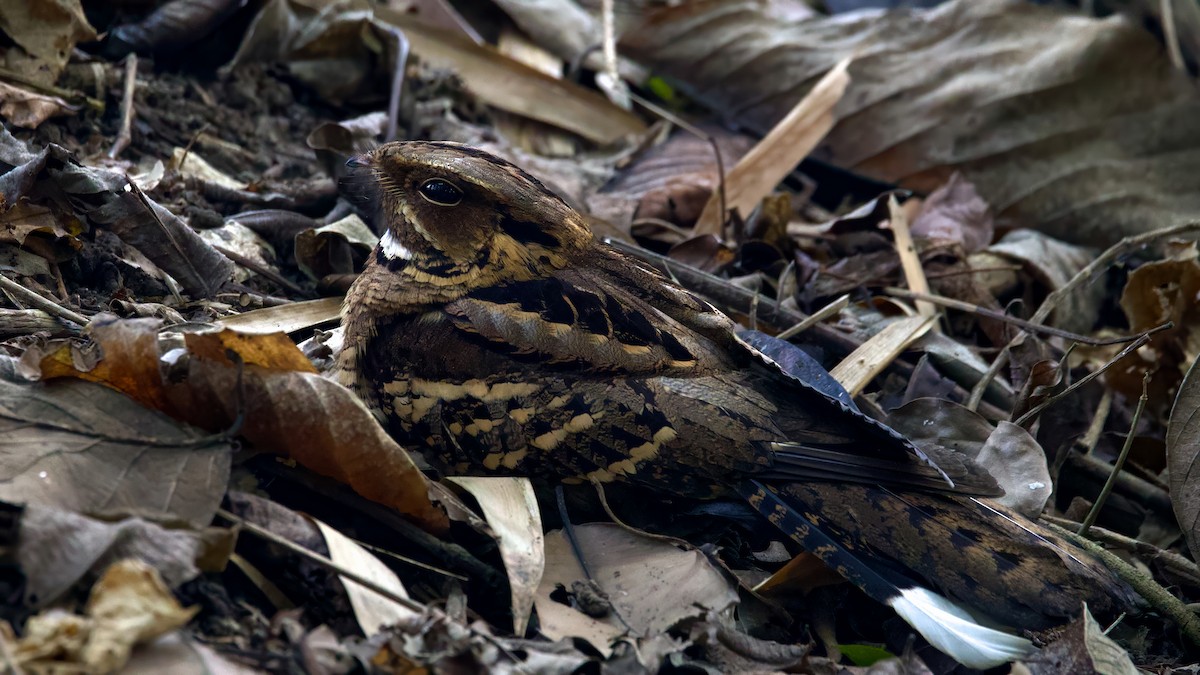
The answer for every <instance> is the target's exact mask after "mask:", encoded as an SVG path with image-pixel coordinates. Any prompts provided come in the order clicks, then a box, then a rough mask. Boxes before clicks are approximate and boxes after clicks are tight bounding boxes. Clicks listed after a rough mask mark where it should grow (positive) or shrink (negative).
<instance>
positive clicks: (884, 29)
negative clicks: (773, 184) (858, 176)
mask: <svg viewBox="0 0 1200 675" xmlns="http://www.w3.org/2000/svg"><path fill="white" fill-rule="evenodd" d="M622 44H623V45H624V46H625V47H626V53H627V54H629V55H631V56H633V57H634V58H636V59H638V60H640V61H641V62H643V63H644V64H645V65H648V66H650V67H652V68H654V69H655V71H656V72H660V73H662V74H665V75H670V76H672V77H674V78H675V79H677V80H678V81H680V82H681V83H682V84H683V85H684V87H685V88H686V90H687V91H689V92H690V93H692V94H693V95H695V96H696V97H697V98H699V99H700V100H702V101H703V102H705V103H707V104H708V105H709V106H710V107H711V108H713V109H714V110H719V111H720V112H721V114H722V115H723V116H726V117H728V118H729V119H734V120H737V121H738V122H739V123H741V124H745V125H747V126H748V127H750V128H752V129H755V130H757V131H759V132H760V133H765V132H766V130H767V129H769V128H771V126H772V125H774V123H775V122H776V121H777V120H779V119H781V118H782V117H783V116H784V114H785V113H786V112H787V111H788V110H790V109H791V107H792V106H793V105H795V103H796V101H798V100H800V99H801V98H802V97H803V96H804V94H805V92H806V91H808V89H809V88H810V87H811V86H812V83H813V82H814V81H815V80H816V78H817V77H819V76H820V75H821V74H823V73H824V72H826V71H827V70H828V69H829V68H831V67H832V66H833V64H835V63H837V62H838V61H840V60H841V59H843V58H846V57H848V56H853V57H854V63H853V65H852V66H851V67H850V77H851V79H852V80H853V84H851V86H850V88H849V89H848V90H847V93H846V96H845V98H843V100H842V104H841V105H840V106H839V107H838V108H837V110H836V116H837V118H838V123H837V125H836V126H835V127H834V129H833V131H832V132H831V133H830V135H829V136H828V137H827V139H826V142H825V143H824V144H823V148H824V152H823V153H822V154H823V157H824V158H825V159H828V160H829V161H831V162H833V163H834V164H836V165H837V166H840V167H844V168H847V169H852V170H854V171H858V172H861V173H864V174H866V175H868V176H871V177H874V178H878V179H882V180H887V181H893V182H897V183H899V184H900V185H902V186H904V187H907V188H911V189H915V190H921V191H932V190H934V189H936V188H937V187H938V186H940V185H941V184H943V183H944V182H945V181H946V179H947V178H949V176H950V175H951V174H952V173H953V172H954V171H960V172H961V173H962V174H963V176H965V177H966V178H967V179H968V180H970V181H971V182H972V183H974V184H975V186H976V187H977V188H978V190H979V193H980V194H981V195H982V196H983V198H984V199H985V200H986V201H987V202H988V203H989V204H991V205H992V207H993V208H994V209H995V211H996V213H997V215H998V217H999V218H1000V219H1001V221H1002V222H1003V223H1005V224H1008V225H1009V226H1013V225H1017V226H1025V227H1036V228H1037V229H1039V230H1042V231H1044V232H1047V233H1049V234H1051V235H1054V236H1056V237H1059V238H1062V239H1065V240H1068V241H1075V242H1087V243H1089V244H1093V245H1097V244H1104V243H1112V242H1115V241H1117V240H1119V239H1120V238H1121V237H1123V236H1125V235H1129V234H1134V233H1137V232H1141V231H1144V229H1145V228H1147V227H1163V226H1165V225H1168V224H1171V223H1179V222H1186V221H1187V220H1190V219H1191V218H1193V217H1194V214H1195V213H1196V212H1197V210H1200V190H1197V189H1196V186H1195V185H1194V184H1188V183H1187V182H1186V180H1185V179H1184V178H1183V177H1185V176H1190V175H1194V174H1195V173H1196V171H1197V169H1198V168H1200V148H1198V147H1197V145H1196V142H1195V139H1196V138H1198V137H1200V117H1197V116H1196V115H1195V114H1194V111H1195V107H1196V105H1197V102H1198V101H1200V93H1198V92H1197V91H1196V88H1195V86H1194V85H1193V83H1192V82H1190V81H1189V78H1188V76H1187V75H1186V74H1185V73H1182V72H1180V71H1179V70H1177V69H1175V68H1174V67H1172V65H1171V63H1170V61H1169V59H1168V58H1167V55H1166V52H1165V50H1164V49H1163V47H1162V45H1161V44H1160V43H1159V42H1158V41H1157V40H1156V39H1155V38H1154V37H1153V36H1152V35H1151V34H1150V33H1149V32H1148V31H1146V30H1144V29H1142V28H1141V26H1139V25H1137V24H1136V22H1134V21H1131V20H1129V19H1127V18H1125V17H1122V16H1120V15H1113V16H1111V17H1109V18H1107V19H1093V18H1089V17H1084V16H1079V15H1072V14H1069V13H1067V12H1064V11H1059V10H1057V9H1054V8H1049V7H1040V6H1037V5H1035V4H1033V3H1029V2H1023V1H1020V0H957V1H953V2H947V3H945V4H942V5H940V6H939V7H936V8H933V9H928V10H907V9H897V10H894V11H890V12H887V13H884V14H879V13H874V12H861V13H858V14H855V15H842V16H837V17H823V18H814V19H811V20H807V21H799V22H780V21H777V20H776V19H775V18H774V17H773V16H771V13H770V10H769V8H768V7H767V5H766V4H763V3H755V2H745V1H740V0H706V1H702V2H689V3H684V4H681V5H678V6H675V7H671V8H669V9H665V10H661V11H659V12H657V13H655V14H653V15H651V16H650V17H649V18H648V19H647V21H646V23H645V24H643V25H642V26H641V27H639V28H637V29H635V30H634V31H632V32H631V33H628V34H626V35H625V36H624V37H623V39H622Z"/></svg>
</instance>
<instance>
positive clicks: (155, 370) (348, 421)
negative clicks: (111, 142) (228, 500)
mask: <svg viewBox="0 0 1200 675" xmlns="http://www.w3.org/2000/svg"><path fill="white" fill-rule="evenodd" d="M157 325H158V324H157V322H155V321H153V320H113V319H112V318H111V317H109V318H104V317H101V318H98V319H95V320H93V322H92V324H91V325H90V326H89V329H88V334H89V335H90V337H91V339H92V342H91V343H90V344H88V345H86V346H84V347H82V348H81V347H79V346H78V345H77V344H75V343H70V342H59V343H54V344H52V345H51V346H50V347H49V348H48V350H47V351H46V352H45V353H41V352H38V351H30V352H28V353H27V354H26V359H25V361H26V362H25V364H24V365H25V367H26V369H27V371H28V370H34V371H36V370H38V369H39V368H40V372H41V376H42V377H43V378H53V377H78V378H82V379H88V380H93V381H99V382H102V383H104V384H107V385H109V386H112V387H115V388H117V389H120V390H121V391H123V392H125V393H127V394H128V395H129V396H132V397H133V398H135V399H137V400H138V401H139V402H141V403H143V404H144V405H147V406H151V407H154V408H157V409H160V410H162V411H164V412H166V413H167V414H168V415H170V416H171V417H174V418H175V419H178V420H182V421H184V422H187V423H188V424H192V425H195V426H198V427H200V428H202V429H207V430H209V431H210V432H213V433H221V432H227V431H229V430H230V429H235V428H236V429H237V430H238V433H239V434H240V435H241V436H243V437H244V438H246V439H247V440H249V441H250V442H252V443H253V444H254V446H255V447H256V448H257V449H259V450H263V451H266V452H272V453H276V454H280V455H284V456H287V457H290V458H292V459H294V460H296V461H297V462H298V463H300V464H301V465H303V466H305V467H307V468H309V469H312V470H313V471H316V472H317V473H320V474H323V475H326V476H329V477H331V478H334V479H337V480H339V481H341V482H343V483H346V484H347V485H349V486H350V487H352V488H354V489H355V490H356V491H358V493H359V494H361V495H363V496H364V497H367V498H369V499H373V500H375V501H377V502H380V503H383V504H386V505H388V506H391V507H393V508H396V509H397V510H399V511H400V512H401V513H404V514H405V515H407V516H409V517H411V518H413V519H414V520H416V521H418V522H420V523H422V524H424V525H425V526H426V527H429V528H431V529H435V530H438V529H442V528H444V527H445V526H446V523H447V521H446V516H445V514H444V513H443V512H442V511H441V510H439V509H437V508H436V507H435V506H434V505H433V504H432V503H431V501H430V498H429V494H428V483H427V481H426V479H425V477H424V475H422V474H421V472H420V470H418V469H417V467H416V465H415V464H413V462H412V459H411V458H410V457H409V456H408V453H406V452H405V451H404V450H403V449H402V448H401V447H400V446H399V445H397V444H396V442H395V441H394V440H392V438H391V437H390V436H388V434H387V432H386V431H384V429H383V428H382V427H381V426H379V423H378V422H376V421H375V418H374V417H373V416H372V415H371V413H370V411H369V410H367V408H366V407H365V406H364V405H363V404H362V402H361V401H359V400H358V398H356V397H355V396H354V395H353V394H352V393H351V392H350V391H349V390H348V389H346V388H345V387H342V386H341V385H339V384H337V383H335V382H333V381H330V380H327V379H325V378H323V377H321V376H320V375H317V374H316V371H315V370H314V369H313V367H312V364H311V363H310V362H309V361H308V359H307V358H306V357H305V356H304V354H302V353H301V352H300V350H298V349H297V348H296V346H295V345H294V344H293V343H292V341H291V340H289V339H288V337H287V336H286V335H284V334H282V333H271V334H265V335H263V334H247V333H239V332H236V331H233V330H228V329H226V330H219V331H213V332H208V333H189V334H187V335H185V336H184V343H185V347H184V352H185V355H183V356H178V355H176V356H177V358H176V360H177V361H178V362H179V363H181V364H183V365H181V366H179V369H180V370H181V371H182V372H176V373H173V374H172V375H171V376H170V377H165V376H164V375H163V374H162V373H160V370H159V363H160V361H159V358H160V357H159V349H160V348H159V344H158V339H159V337H158V333H159V331H158V329H157ZM30 361H33V362H34V364H36V366H37V368H34V367H31V365H32V364H30V363H29V362H30ZM223 485H224V484H223V483H222V486H223Z"/></svg>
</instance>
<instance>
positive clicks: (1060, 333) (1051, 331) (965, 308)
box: [883, 286, 1142, 347]
mask: <svg viewBox="0 0 1200 675" xmlns="http://www.w3.org/2000/svg"><path fill="white" fill-rule="evenodd" d="M883 292H884V293H887V294H888V295H895V296H898V297H901V298H908V299H910V300H925V301H928V302H931V303H933V304H935V305H941V306H942V307H948V308H950V309H957V310H958V311H960V312H970V313H971V314H975V315H977V316H982V317H986V318H989V319H995V320H996V321H1003V322H1004V323H1010V324H1012V325H1014V326H1017V327H1018V328H1021V329H1023V330H1026V331H1028V332H1030V333H1040V334H1042V335H1053V336H1054V337H1060V338H1063V339H1064V340H1070V341H1072V342H1078V343H1079V344H1084V345H1090V346H1095V347H1100V346H1104V345H1120V344H1125V343H1126V342H1133V341H1134V340H1137V339H1138V338H1140V337H1142V334H1141V333H1135V334H1133V335H1123V336H1121V337H1115V338H1105V339H1098V338H1093V337H1088V336H1086V335H1080V334H1079V333H1072V332H1071V331H1066V330H1063V329H1061V328H1055V327H1053V326H1043V325H1041V324H1038V323H1031V322H1029V321H1026V320H1025V319H1018V318H1017V317H1015V316H1012V315H1011V314H1005V313H1004V312H997V311H996V310H994V309H988V308H986V307H980V306H979V305H972V304H971V303H969V302H963V301H961V300H955V299H954V298H947V297H945V296H943V295H933V294H932V293H917V292H915V291H910V290H908V289H906V288H896V287H895V286H887V287H884V289H883Z"/></svg>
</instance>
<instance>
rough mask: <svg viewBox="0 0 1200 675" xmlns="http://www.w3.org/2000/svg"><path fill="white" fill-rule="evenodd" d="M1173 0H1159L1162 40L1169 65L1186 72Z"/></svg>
mask: <svg viewBox="0 0 1200 675" xmlns="http://www.w3.org/2000/svg"><path fill="white" fill-rule="evenodd" d="M1174 3H1175V0H1159V3H1158V7H1159V12H1160V13H1161V14H1162V17H1161V19H1162V29H1163V42H1165V43H1167V54H1169V55H1170V56H1171V65H1172V66H1175V70H1178V71H1179V72H1181V73H1186V72H1187V65H1186V64H1185V63H1184V61H1183V50H1182V49H1180V47H1179V29H1178V28H1177V27H1176V26H1175V8H1174V7H1173V6H1172V5H1173V4H1174Z"/></svg>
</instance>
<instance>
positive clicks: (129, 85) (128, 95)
mask: <svg viewBox="0 0 1200 675" xmlns="http://www.w3.org/2000/svg"><path fill="white" fill-rule="evenodd" d="M137 69H138V58H137V55H136V54H134V53H132V52H130V54H129V56H126V57H125V89H124V91H123V92H122V95H121V130H120V131H119V132H118V133H117V139H116V140H115V141H113V144H112V148H111V149H109V151H108V158H109V159H116V158H117V155H119V154H121V151H122V150H124V149H125V148H128V147H129V144H130V143H131V142H132V141H133V92H134V90H135V89H136V88H137Z"/></svg>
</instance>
